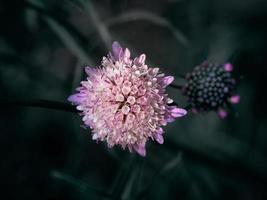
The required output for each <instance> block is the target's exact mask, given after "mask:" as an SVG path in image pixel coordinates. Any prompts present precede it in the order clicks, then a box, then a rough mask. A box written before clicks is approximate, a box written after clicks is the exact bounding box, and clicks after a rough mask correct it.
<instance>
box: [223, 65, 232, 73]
mask: <svg viewBox="0 0 267 200" xmlns="http://www.w3.org/2000/svg"><path fill="white" fill-rule="evenodd" d="M223 67H224V70H225V71H227V72H231V71H233V69H234V67H233V65H232V64H231V63H226V64H224V66H223Z"/></svg>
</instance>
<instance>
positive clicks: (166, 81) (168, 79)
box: [161, 76, 174, 86]
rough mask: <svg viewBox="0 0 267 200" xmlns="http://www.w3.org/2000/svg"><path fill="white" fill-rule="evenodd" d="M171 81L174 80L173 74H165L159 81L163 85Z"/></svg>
mask: <svg viewBox="0 0 267 200" xmlns="http://www.w3.org/2000/svg"><path fill="white" fill-rule="evenodd" d="M173 81H174V77H173V76H165V77H164V78H163V79H162V82H161V83H162V84H163V86H167V85H170V84H171V83H172V82H173Z"/></svg>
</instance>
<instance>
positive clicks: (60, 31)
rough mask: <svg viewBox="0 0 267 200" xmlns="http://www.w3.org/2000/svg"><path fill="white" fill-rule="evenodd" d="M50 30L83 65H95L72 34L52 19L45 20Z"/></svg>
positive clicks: (46, 18)
mask: <svg viewBox="0 0 267 200" xmlns="http://www.w3.org/2000/svg"><path fill="white" fill-rule="evenodd" d="M44 19H45V21H46V22H47V24H48V25H49V26H50V28H51V29H52V30H53V31H54V32H55V33H56V34H57V35H58V37H59V38H60V39H61V41H62V42H63V43H64V44H65V46H66V47H67V48H68V49H69V50H70V51H71V52H72V53H73V54H74V55H75V56H76V57H77V58H78V59H79V60H80V62H81V63H93V62H92V61H91V60H90V58H89V56H88V55H87V53H86V52H85V51H84V50H83V48H82V47H81V46H79V45H78V43H77V42H76V41H75V39H74V38H73V37H72V36H71V35H70V33H69V32H68V31H67V30H66V29H65V28H64V27H63V26H61V25H60V24H59V23H58V22H56V21H55V20H53V19H52V18H49V17H45V18H44Z"/></svg>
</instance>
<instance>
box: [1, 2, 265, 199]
mask: <svg viewBox="0 0 267 200" xmlns="http://www.w3.org/2000/svg"><path fill="white" fill-rule="evenodd" d="M266 11H267V3H266V1H265V0H224V1H219V0H218V1H216V0H146V1H145V0H121V1H120V0H95V1H82V0H62V1H55V0H43V1H42V0H28V1H22V0H13V1H7V0H6V1H4V0H1V1H0V91H1V93H0V94H1V97H0V104H1V107H0V152H1V163H0V183H1V185H0V190H1V193H0V195H1V196H0V199H3V200H4V199H27V200H28V199H35V200H37V199H64V200H68V199H75V200H78V199H79V200H80V199H81V200H83V199H153V200H154V199H155V200H161V199H168V200H169V199H188V200H198V199H200V200H209V199H211V200H214V199H240V200H250V199H251V200H252V199H253V200H257V199H259V200H264V199H267V191H266V188H267V155H266V150H267V145H266V142H267V131H266V130H267V123H266V122H267V118H266V113H267V109H266V108H267V107H266V100H267V98H266V97H265V93H266V81H265V80H266V79H267V73H266V66H267V61H266V52H267V50H266V47H267V42H266V41H267V40H266V35H267V12H266ZM113 40H117V41H119V42H120V43H121V44H122V45H123V46H127V47H129V48H130V49H131V50H132V54H133V56H137V55H138V54H139V53H143V52H144V53H146V54H147V59H148V61H147V62H148V63H149V64H150V65H151V66H155V67H156V66H157V67H160V68H161V70H162V71H164V72H166V73H167V74H170V75H174V76H175V77H176V81H175V83H176V84H182V83H183V80H182V79H181V78H179V75H180V74H186V73H187V72H190V70H192V68H193V67H194V66H195V65H197V64H200V63H201V62H203V61H204V60H206V59H208V60H211V61H214V62H225V61H230V62H232V63H233V65H234V67H235V76H236V78H237V79H238V80H239V81H238V88H237V90H238V93H239V94H240V95H241V102H240V104H238V105H236V106H235V107H234V110H233V111H232V112H231V113H230V114H229V117H228V118H227V119H225V120H220V119H219V118H218V117H217V115H216V113H206V114H198V115H194V114H191V113H190V114H189V115H187V116H186V117H184V118H179V119H177V120H176V121H175V122H173V123H171V124H169V125H168V126H167V127H166V128H165V130H166V134H165V143H164V144H163V145H159V144H156V143H155V142H149V144H148V146H147V157H145V158H142V157H139V156H136V155H135V154H130V153H129V152H128V151H125V152H123V151H121V150H120V149H119V148H114V149H108V148H107V146H106V144H103V143H99V144H96V143H95V142H94V141H92V140H91V136H90V130H84V129H83V128H81V127H80V125H81V119H80V117H79V116H78V115H77V114H75V113H72V112H67V111H64V110H57V109H46V108H38V107H28V106H21V104H22V103H21V102H22V101H23V102H24V104H27V105H29V104H31V100H35V99H45V100H53V101H59V102H65V103H67V101H66V99H67V97H68V96H69V95H70V94H71V93H73V92H74V89H75V87H77V86H78V85H79V82H80V80H82V79H83V78H84V77H85V74H84V72H83V67H84V65H91V66H96V65H99V63H100V60H101V58H102V56H103V55H105V54H107V52H108V50H109V48H110V45H111V42H112V41H113ZM168 92H169V93H170V96H171V97H173V98H174V99H175V100H176V102H177V103H178V104H179V105H180V106H186V102H185V98H184V97H182V96H181V94H180V91H179V90H176V89H173V88H170V89H169V90H168ZM25 101H26V103H25Z"/></svg>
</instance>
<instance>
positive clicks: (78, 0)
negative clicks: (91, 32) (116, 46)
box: [73, 0, 112, 50]
mask: <svg viewBox="0 0 267 200" xmlns="http://www.w3.org/2000/svg"><path fill="white" fill-rule="evenodd" d="M73 1H74V3H75V4H78V6H79V8H80V9H81V10H83V11H84V12H85V13H86V14H87V16H88V19H89V20H90V21H91V24H90V25H93V26H94V28H95V31H96V32H97V35H98V36H99V37H100V38H101V40H102V42H103V43H104V45H105V49H106V50H108V49H110V46H111V43H112V37H111V34H110V32H109V30H108V28H107V27H106V26H105V24H104V23H103V22H102V21H101V19H100V17H99V16H98V13H97V9H95V7H94V5H93V3H92V2H91V1H90V0H89V1H84V0H73Z"/></svg>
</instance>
